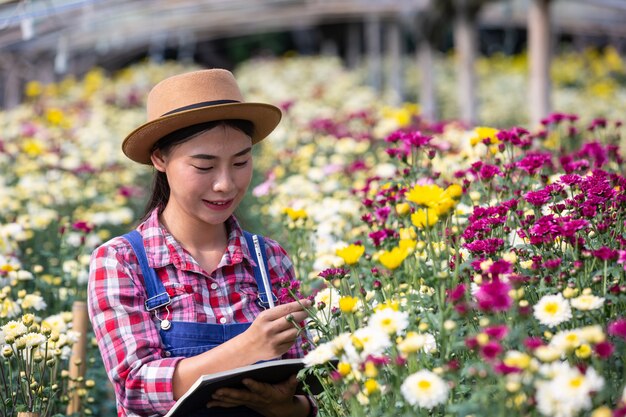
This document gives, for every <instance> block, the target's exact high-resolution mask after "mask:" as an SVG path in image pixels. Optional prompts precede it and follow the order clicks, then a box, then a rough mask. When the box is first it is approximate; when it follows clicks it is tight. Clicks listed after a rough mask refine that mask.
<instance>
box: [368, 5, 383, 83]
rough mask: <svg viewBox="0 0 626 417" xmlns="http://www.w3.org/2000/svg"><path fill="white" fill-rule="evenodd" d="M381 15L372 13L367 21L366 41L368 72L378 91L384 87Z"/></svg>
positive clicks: (370, 80)
mask: <svg viewBox="0 0 626 417" xmlns="http://www.w3.org/2000/svg"><path fill="white" fill-rule="evenodd" d="M380 38H381V36H380V17H379V16H377V15H375V14H374V15H371V16H369V17H368V18H367V21H366V23H365V42H366V47H367V60H368V65H367V67H368V73H369V82H370V85H371V86H372V87H373V88H374V89H375V90H376V91H378V92H380V90H381V87H382V82H381V80H382V59H381V52H380V49H381V40H380Z"/></svg>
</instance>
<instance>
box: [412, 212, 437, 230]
mask: <svg viewBox="0 0 626 417" xmlns="http://www.w3.org/2000/svg"><path fill="white" fill-rule="evenodd" d="M438 220H439V215H438V214H437V211H436V210H435V209H431V208H428V209H419V210H417V211H416V212H415V213H413V214H412V215H411V222H412V223H413V225H414V226H415V227H417V228H418V229H424V228H425V227H430V226H433V225H434V224H435V223H437V221H438Z"/></svg>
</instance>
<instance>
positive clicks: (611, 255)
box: [591, 246, 619, 261]
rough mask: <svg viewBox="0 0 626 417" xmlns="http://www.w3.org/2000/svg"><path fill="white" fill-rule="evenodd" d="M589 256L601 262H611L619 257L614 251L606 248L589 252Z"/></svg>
mask: <svg viewBox="0 0 626 417" xmlns="http://www.w3.org/2000/svg"><path fill="white" fill-rule="evenodd" d="M591 254H592V255H593V256H595V257H596V258H598V259H601V260H603V261H612V260H615V259H617V258H618V256H619V253H618V252H617V251H616V250H614V249H611V248H608V247H606V246H602V247H601V248H600V249H597V250H594V251H591Z"/></svg>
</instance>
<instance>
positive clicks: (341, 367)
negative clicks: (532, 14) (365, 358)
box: [337, 362, 352, 377]
mask: <svg viewBox="0 0 626 417" xmlns="http://www.w3.org/2000/svg"><path fill="white" fill-rule="evenodd" d="M350 371H352V366H350V364H349V363H348V362H339V363H338V364H337V372H339V375H341V376H344V377H345V376H346V375H348V374H349V373H350Z"/></svg>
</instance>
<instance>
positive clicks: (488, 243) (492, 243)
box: [465, 238, 504, 254]
mask: <svg viewBox="0 0 626 417" xmlns="http://www.w3.org/2000/svg"><path fill="white" fill-rule="evenodd" d="M502 246H504V240H503V239H500V238H490V239H483V240H476V241H474V242H471V243H466V244H465V247H466V248H467V250H469V251H470V252H472V253H475V254H477V253H484V254H493V253H496V252H497V251H498V250H500V249H501V248H502Z"/></svg>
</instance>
